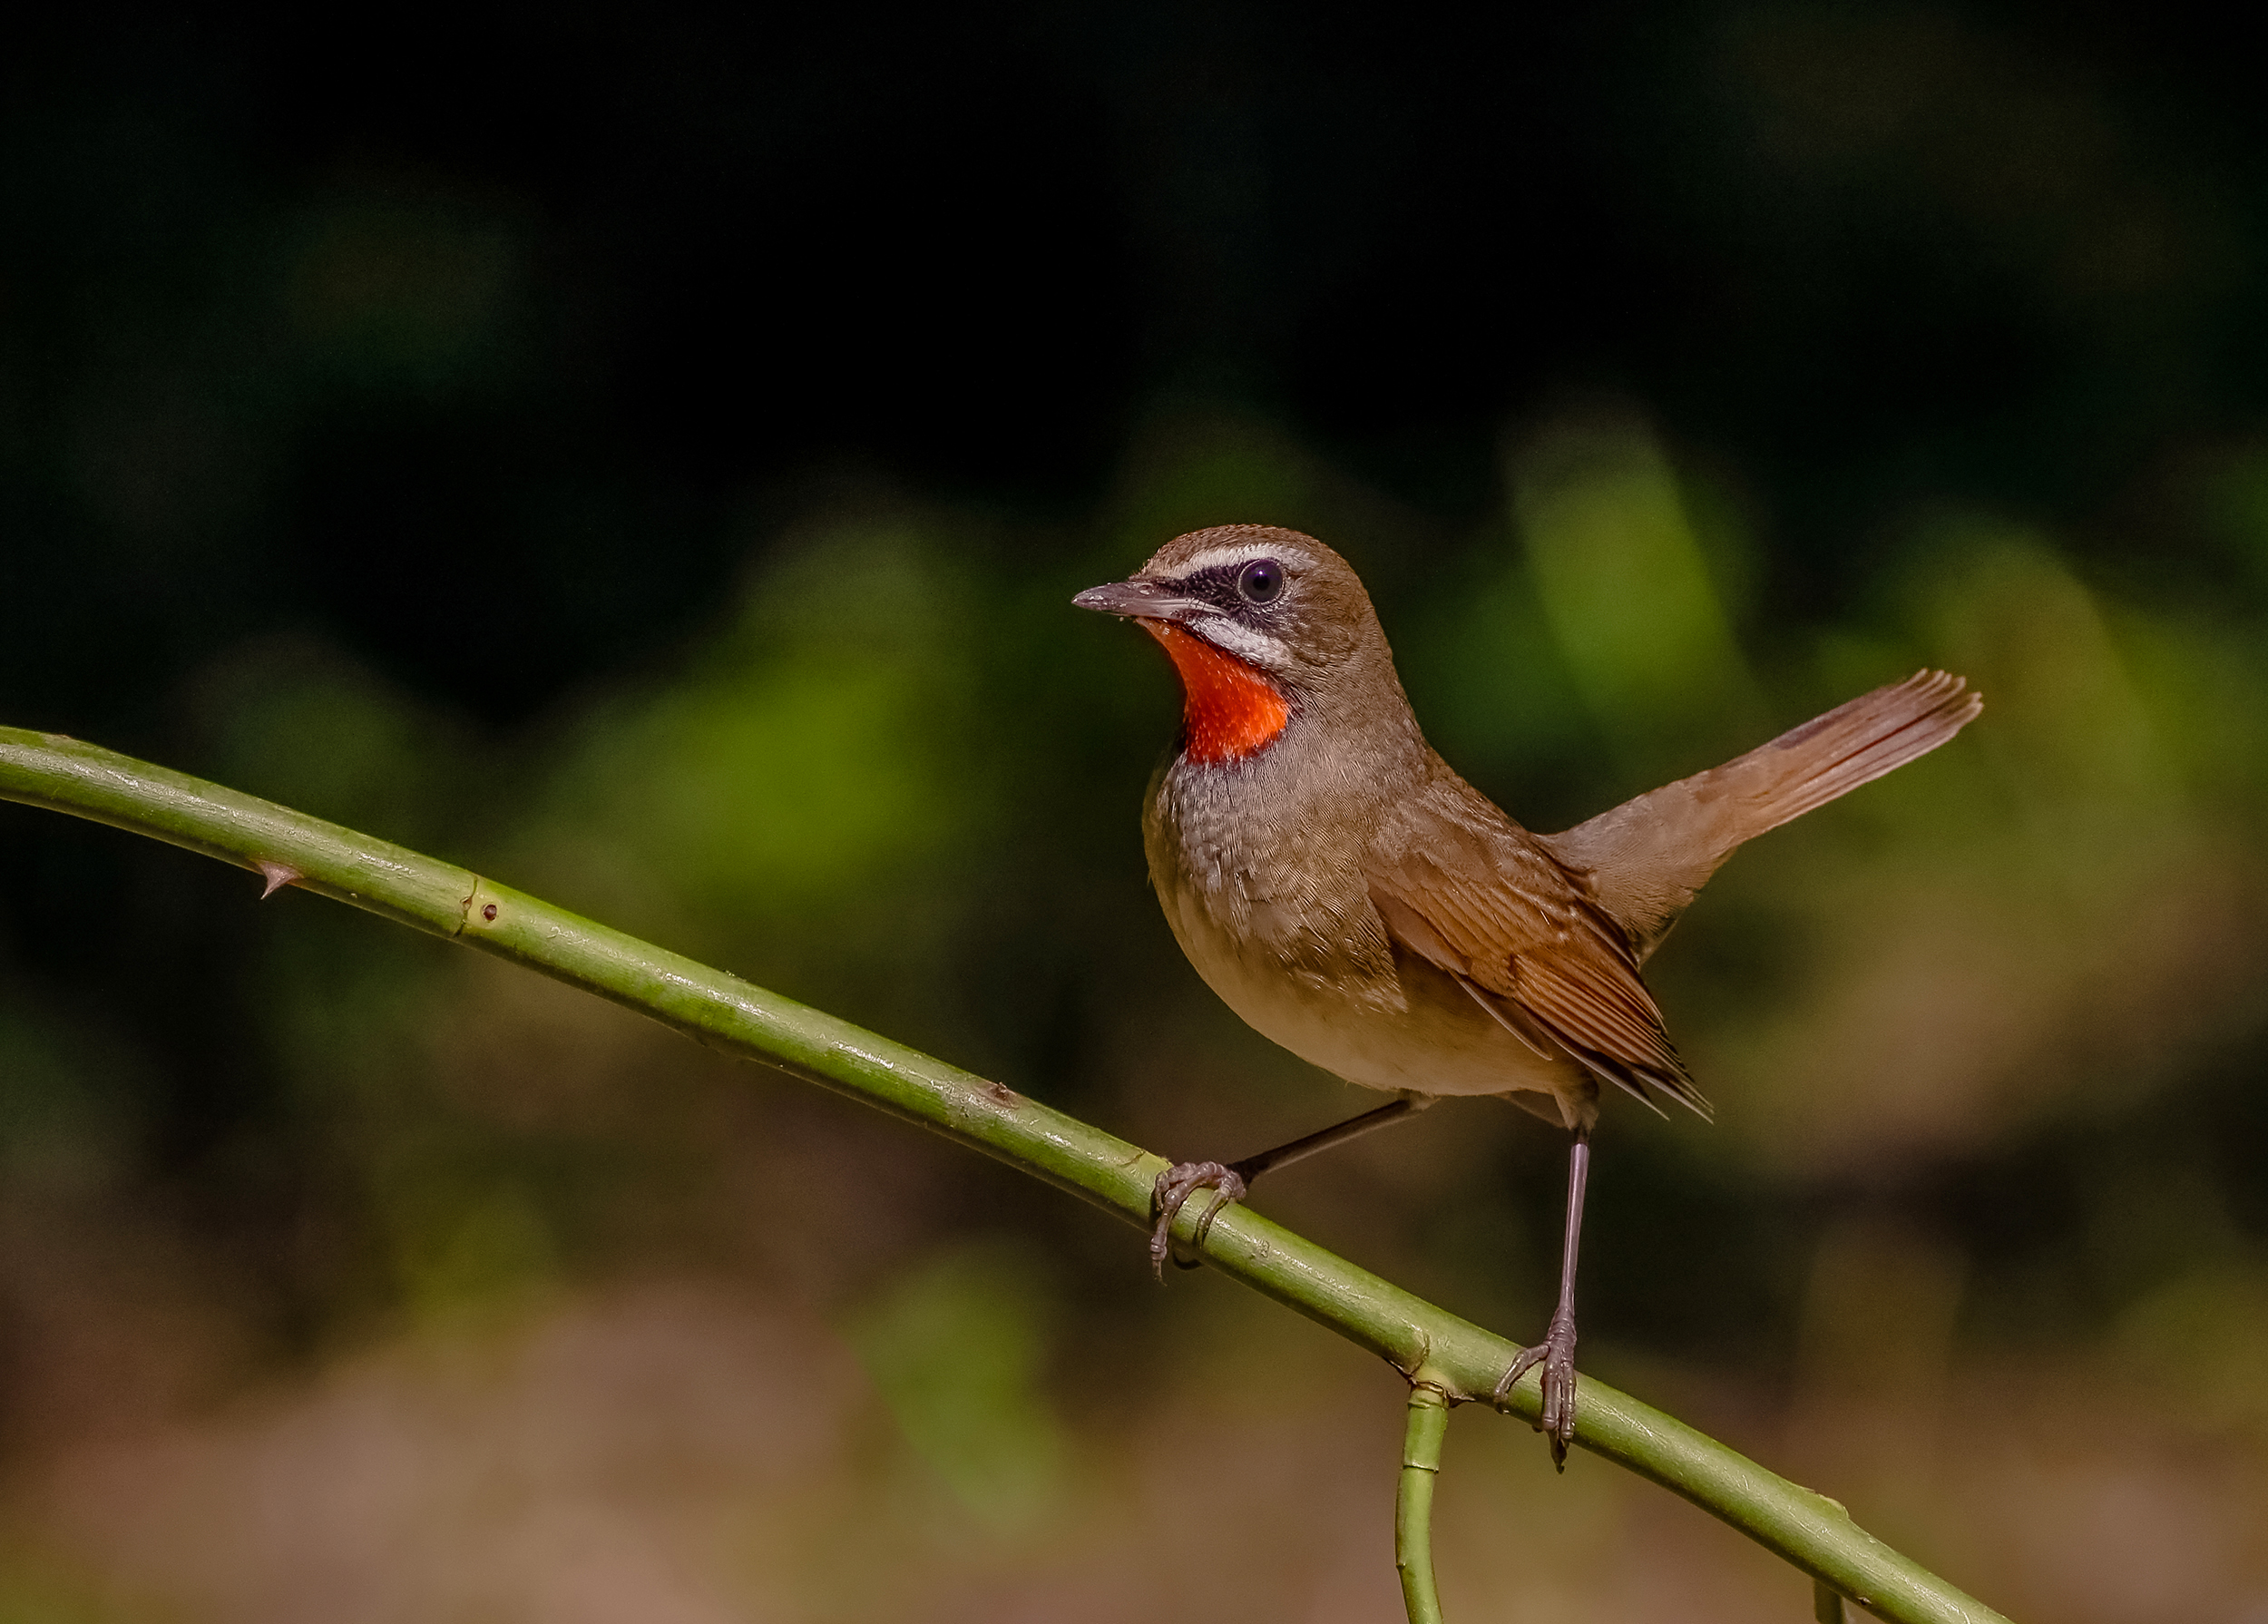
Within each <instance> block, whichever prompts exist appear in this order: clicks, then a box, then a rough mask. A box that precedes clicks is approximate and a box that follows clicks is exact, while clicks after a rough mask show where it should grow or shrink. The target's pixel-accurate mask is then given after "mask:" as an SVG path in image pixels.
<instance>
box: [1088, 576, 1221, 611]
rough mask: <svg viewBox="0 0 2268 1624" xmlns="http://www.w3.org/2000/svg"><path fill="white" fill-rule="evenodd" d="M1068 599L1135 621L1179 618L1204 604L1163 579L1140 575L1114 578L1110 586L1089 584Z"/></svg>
mask: <svg viewBox="0 0 2268 1624" xmlns="http://www.w3.org/2000/svg"><path fill="white" fill-rule="evenodd" d="M1071 602H1072V603H1073V604H1074V605H1075V606H1077V607H1078V608H1080V609H1092V610H1096V611H1100V612H1101V613H1103V614H1115V615H1124V616H1125V617H1127V618H1128V619H1129V620H1136V621H1178V620H1182V619H1184V618H1186V617H1187V616H1188V614H1189V613H1190V612H1191V611H1195V610H1198V609H1202V608H1203V607H1204V605H1202V604H1200V603H1198V602H1197V601H1196V600H1195V599H1193V598H1185V597H1183V596H1182V595H1181V594H1180V593H1179V592H1175V591H1174V590H1173V589H1172V588H1171V587H1170V586H1168V585H1167V584H1166V583H1165V582H1162V581H1144V580H1142V579H1141V578H1140V577H1139V576H1137V577H1136V578H1135V579H1133V580H1132V581H1114V582H1111V583H1110V585H1109V586H1090V587H1089V588H1088V589H1087V590H1086V591H1085V592H1081V593H1080V594H1079V596H1077V597H1076V598H1073V599H1072V600H1071Z"/></svg>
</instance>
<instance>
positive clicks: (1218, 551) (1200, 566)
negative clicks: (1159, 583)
mask: <svg viewBox="0 0 2268 1624" xmlns="http://www.w3.org/2000/svg"><path fill="white" fill-rule="evenodd" d="M1283 554H1284V550H1283V549H1282V548H1281V547H1278V546H1276V545H1274V544H1272V543H1267V542H1242V543H1238V544H1237V545H1236V546H1234V547H1208V548H1207V549H1206V550H1205V551H1204V552H1202V553H1198V555H1197V556H1196V557H1194V558H1192V559H1190V560H1189V562H1188V563H1185V564H1181V565H1179V566H1178V569H1179V571H1180V572H1181V573H1182V574H1183V575H1185V576H1187V575H1194V574H1196V573H1197V572H1198V571H1200V570H1219V569H1226V568H1227V567H1228V566H1229V565H1231V564H1242V563H1251V562H1252V561H1253V560H1254V559H1256V558H1281V557H1282V556H1283Z"/></svg>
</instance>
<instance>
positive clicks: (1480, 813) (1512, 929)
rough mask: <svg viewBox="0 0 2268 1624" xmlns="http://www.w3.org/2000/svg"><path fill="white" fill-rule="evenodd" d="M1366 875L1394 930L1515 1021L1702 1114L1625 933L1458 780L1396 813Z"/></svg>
mask: <svg viewBox="0 0 2268 1624" xmlns="http://www.w3.org/2000/svg"><path fill="white" fill-rule="evenodd" d="M1365 877H1366V878H1367V879H1368V881H1369V884H1370V895H1371V901H1372V903H1373V904H1374V905H1375V906H1376V907H1377V909H1378V912H1379V915H1380V916H1381V917H1382V918H1383V920H1384V921H1385V924H1386V929H1387V931H1388V933H1389V934H1392V935H1393V938H1394V939H1395V940H1396V941H1398V942H1400V943H1401V944H1403V946H1404V947H1405V948H1407V949H1409V950H1410V951H1411V952H1413V953H1414V954H1418V955H1419V956H1420V957H1421V958H1423V959H1425V960H1427V961H1428V962H1430V963H1432V964H1434V965H1436V966H1437V967H1439V968H1440V969H1442V970H1444V971H1446V972H1448V973H1450V974H1451V975H1453V976H1455V977H1456V978H1457V979H1458V980H1459V981H1461V982H1462V983H1464V985H1465V988H1466V990H1467V991H1468V992H1470V993H1471V994H1472V995H1473V997H1474V998H1475V999H1476V1000H1478V1001H1479V1002H1480V1003H1481V1004H1482V1006H1483V1007H1485V1008H1486V1009H1488V1011H1489V1012H1490V1013H1491V1014H1493V1015H1495V1016H1496V1018H1497V1019H1498V1020H1499V1021H1500V1022H1502V1023H1503V1024H1504V1025H1505V1026H1507V1027H1508V1028H1510V1030H1511V1032H1513V1033H1514V1035H1516V1036H1518V1037H1520V1038H1521V1039H1522V1041H1524V1042H1528V1043H1529V1044H1530V1046H1531V1047H1537V1046H1540V1043H1548V1044H1549V1045H1550V1046H1552V1047H1555V1048H1556V1049H1558V1050H1561V1051H1564V1052H1566V1053H1567V1054H1568V1055H1569V1057H1570V1058H1571V1059H1573V1060H1574V1061H1576V1063H1577V1064H1579V1065H1580V1066H1581V1067H1582V1068H1583V1069H1584V1070H1585V1071H1589V1072H1590V1073H1591V1074H1592V1075H1594V1076H1596V1077H1598V1079H1599V1080H1600V1081H1606V1082H1611V1083H1613V1084H1615V1085H1616V1086H1617V1087H1618V1088H1621V1089H1623V1090H1625V1091H1628V1092H1630V1093H1632V1094H1635V1095H1637V1097H1638V1098H1639V1099H1641V1100H1646V1101H1647V1103H1648V1104H1651V1103H1652V1101H1651V1100H1650V1099H1649V1098H1648V1096H1647V1089H1648V1088H1649V1087H1650V1088H1654V1089H1657V1090H1659V1091H1662V1092H1664V1093H1666V1094H1667V1095H1669V1096H1670V1097H1671V1098H1672V1099H1675V1100H1677V1101H1681V1102H1682V1103H1684V1104H1686V1105H1688V1106H1690V1107H1692V1108H1693V1109H1694V1110H1697V1111H1699V1112H1701V1113H1702V1114H1703V1115H1704V1116H1706V1115H1707V1114H1708V1110H1709V1107H1708V1102H1707V1101H1705V1100H1704V1099H1702V1097H1701V1095H1700V1092H1699V1091H1697V1090H1696V1089H1695V1087H1694V1086H1693V1080H1692V1078H1691V1077H1689V1076H1688V1075H1687V1074H1686V1067H1685V1062H1684V1061H1681V1060H1679V1059H1678V1058H1677V1050H1675V1049H1674V1048H1672V1047H1671V1046H1670V1042H1669V1037H1668V1034H1667V1032H1664V1031H1663V1030H1662V1013H1661V1010H1660V1008H1659V1007H1658V1006H1657V1005H1656V1003H1654V995H1653V994H1652V993H1649V992H1647V990H1646V983H1644V982H1642V981H1640V980H1639V979H1638V965H1637V953H1636V950H1635V948H1634V947H1633V944H1632V943H1631V941H1630V939H1629V937H1628V934H1626V933H1625V932H1624V931H1623V930H1622V929H1621V927H1620V926H1618V925H1616V924H1615V922H1614V921H1613V920H1612V919H1611V918H1609V917H1608V915H1607V914H1606V913H1605V912H1604V911H1603V910H1602V909H1601V908H1599V906H1598V904H1597V902H1596V901H1595V900H1594V899H1593V898H1592V897H1591V895H1589V891H1588V889H1587V888H1586V887H1585V885H1584V883H1583V881H1582V880H1580V879H1579V877H1578V876H1574V875H1572V874H1570V873H1569V871H1568V870H1567V869H1566V868H1564V867H1563V866H1560V864H1559V862H1558V861H1557V860H1556V859H1555V858H1554V857H1553V856H1551V855H1550V853H1549V851H1548V850H1546V849H1545V848H1544V847H1543V846H1541V845H1540V843H1539V842H1538V841H1537V840H1536V839H1535V837H1534V836H1531V835H1530V834H1529V833H1528V832H1527V831H1526V830H1524V829H1522V828H1520V826H1519V825H1517V824H1515V823H1513V822H1512V821H1511V819H1510V818H1509V817H1505V816H1504V815H1503V813H1501V812H1500V811H1498V810H1497V808H1496V807H1494V806H1492V805H1491V804H1490V803H1489V801H1488V800H1487V799H1486V798H1484V797H1482V796H1481V794H1480V793H1479V792H1478V791H1476V790H1474V789H1472V788H1470V787H1469V786H1467V785H1466V784H1465V783H1464V782H1463V781H1462V780H1461V779H1458V778H1454V777H1450V776H1446V775H1444V776H1443V777H1442V778H1437V779H1435V780H1434V781H1433V782H1432V783H1431V784H1429V785H1428V786H1427V787H1426V788H1424V789H1423V790H1422V791H1421V792H1420V793H1418V794H1417V795H1414V796H1412V797H1408V798H1407V799H1406V800H1405V801H1404V802H1403V805H1402V806H1401V807H1399V808H1397V809H1396V810H1395V811H1394V812H1393V813H1392V814H1390V815H1389V817H1388V818H1387V819H1386V821H1385V823H1384V824H1383V825H1382V826H1381V827H1380V829H1379V831H1378V836H1377V838H1376V839H1374V841H1373V842H1372V846H1371V855H1370V857H1369V859H1368V861H1367V862H1366V864H1365Z"/></svg>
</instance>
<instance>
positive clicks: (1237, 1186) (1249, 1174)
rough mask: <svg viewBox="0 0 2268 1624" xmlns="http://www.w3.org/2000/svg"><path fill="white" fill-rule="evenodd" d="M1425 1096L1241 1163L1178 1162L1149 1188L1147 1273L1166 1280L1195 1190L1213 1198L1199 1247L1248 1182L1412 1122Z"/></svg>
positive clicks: (1202, 1222) (1203, 1220)
mask: <svg viewBox="0 0 2268 1624" xmlns="http://www.w3.org/2000/svg"><path fill="white" fill-rule="evenodd" d="M1433 1098H1434V1097H1433V1096H1432V1095H1431V1094H1403V1096H1401V1097H1400V1098H1399V1099H1396V1100H1393V1101H1388V1102H1387V1103H1386V1104H1384V1105H1382V1106H1379V1107H1378V1108H1377V1109H1376V1110H1366V1111H1364V1113H1363V1114H1362V1115H1361V1116H1359V1117H1349V1118H1348V1119H1347V1120H1345V1121H1344V1122H1338V1123H1334V1125H1333V1126H1331V1127H1329V1128H1323V1129H1318V1130H1316V1131H1315V1132H1314V1133H1310V1134H1307V1135H1305V1137H1303V1138H1300V1139H1295V1140H1292V1142H1291V1143H1289V1144H1287V1145H1278V1146H1276V1149H1275V1150H1263V1151H1261V1152H1260V1153H1259V1154H1258V1155H1257V1156H1247V1157H1246V1158H1245V1159H1243V1160H1242V1161H1232V1162H1227V1163H1222V1162H1217V1161H1178V1162H1176V1163H1174V1165H1173V1166H1171V1167H1169V1168H1168V1169H1166V1170H1165V1171H1164V1172H1162V1173H1160V1174H1158V1182H1157V1184H1156V1185H1155V1186H1153V1187H1152V1188H1151V1189H1150V1194H1149V1210H1150V1212H1151V1214H1152V1216H1154V1217H1155V1218H1157V1220H1158V1222H1157V1228H1154V1229H1152V1230H1151V1231H1150V1235H1149V1267H1150V1272H1151V1273H1153V1274H1155V1275H1156V1276H1157V1277H1158V1278H1159V1279H1160V1280H1162V1279H1164V1278H1165V1277H1166V1259H1167V1258H1168V1257H1173V1220H1174V1219H1175V1218H1178V1217H1179V1216H1180V1214H1181V1208H1182V1205H1183V1204H1184V1203H1185V1202H1187V1201H1188V1198H1190V1197H1191V1196H1193V1195H1195V1194H1197V1192H1198V1191H1199V1190H1201V1189H1209V1190H1212V1191H1213V1192H1215V1193H1214V1196H1213V1199H1212V1202H1211V1204H1210V1205H1209V1206H1207V1208H1205V1216H1204V1217H1203V1218H1199V1219H1198V1226H1197V1244H1198V1247H1203V1246H1204V1245H1205V1237H1206V1233H1207V1231H1208V1230H1210V1229H1211V1228H1212V1227H1213V1218H1214V1217H1215V1216H1216V1215H1217V1213H1218V1212H1219V1211H1220V1209H1221V1208H1224V1207H1226V1206H1227V1205H1228V1204H1229V1203H1230V1202H1231V1201H1241V1200H1243V1199H1244V1198H1245V1193H1246V1191H1247V1190H1248V1189H1251V1187H1252V1183H1253V1180H1255V1179H1257V1178H1259V1176H1260V1175H1261V1174H1263V1173H1265V1172H1267V1171H1269V1170H1270V1169H1274V1168H1280V1167H1284V1166H1286V1165H1288V1164H1289V1163H1292V1162H1295V1161H1299V1160H1301V1159H1305V1158H1306V1157H1309V1156H1313V1155H1315V1153H1316V1152H1317V1151H1318V1150H1329V1149H1331V1147H1332V1146H1334V1145H1343V1144H1344V1143H1346V1141H1347V1140H1351V1139H1360V1138H1362V1137H1363V1135H1364V1134H1365V1133H1369V1132H1371V1131H1373V1130H1376V1129H1380V1128H1383V1127H1385V1126H1386V1125H1387V1124H1389V1123H1392V1122H1399V1121H1402V1120H1405V1119H1406V1118H1410V1117H1413V1116H1415V1115H1417V1113H1418V1112H1420V1111H1422V1110H1424V1109H1425V1108H1426V1107H1427V1106H1429V1105H1431V1104H1432V1103H1433ZM1174 1262H1175V1263H1176V1264H1178V1265H1179V1266H1180V1267H1184V1268H1195V1267H1197V1265H1196V1264H1194V1263H1182V1262H1181V1260H1180V1259H1179V1258H1178V1257H1175V1258H1174Z"/></svg>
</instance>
